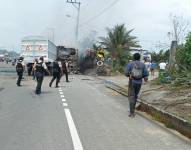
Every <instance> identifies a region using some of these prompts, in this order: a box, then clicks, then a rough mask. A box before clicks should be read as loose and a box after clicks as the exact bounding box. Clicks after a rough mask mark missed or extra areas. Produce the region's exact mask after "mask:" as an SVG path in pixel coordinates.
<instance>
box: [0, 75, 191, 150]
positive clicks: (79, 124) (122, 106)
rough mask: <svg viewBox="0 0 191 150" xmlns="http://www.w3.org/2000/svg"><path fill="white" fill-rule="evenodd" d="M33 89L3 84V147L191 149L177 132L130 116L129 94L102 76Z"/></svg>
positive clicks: (15, 149)
mask: <svg viewBox="0 0 191 150" xmlns="http://www.w3.org/2000/svg"><path fill="white" fill-rule="evenodd" d="M48 80H50V78H48V77H47V78H46V79H45V82H44V84H43V92H42V94H41V95H39V96H37V95H35V94H34V87H35V82H34V81H32V80H29V79H27V80H25V81H23V82H22V83H23V86H22V87H16V84H15V79H12V80H11V79H10V80H7V81H4V83H3V84H0V88H2V90H0V96H1V98H0V149H1V150H173V149H176V150H190V149H191V145H189V144H186V143H185V142H183V141H182V140H180V139H179V138H177V137H176V136H174V135H173V134H171V133H168V132H167V131H166V130H163V129H161V128H160V127H159V126H157V125H155V124H153V123H151V122H149V121H147V120H145V119H144V118H142V117H140V116H136V118H134V119H131V118H129V117H128V102H127V98H125V97H122V96H120V95H118V94H117V93H115V92H113V91H110V90H109V89H106V88H105V86H104V84H103V82H102V81H101V80H97V79H94V78H93V77H86V76H74V77H73V78H71V77H70V80H71V82H69V83H66V82H64V78H63V79H62V81H61V85H62V86H61V88H58V89H57V88H54V87H53V88H49V87H48Z"/></svg>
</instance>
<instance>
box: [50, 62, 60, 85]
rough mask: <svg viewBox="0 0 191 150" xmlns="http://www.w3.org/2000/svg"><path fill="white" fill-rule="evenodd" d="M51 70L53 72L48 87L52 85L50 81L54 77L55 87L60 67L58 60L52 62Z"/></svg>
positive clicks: (58, 79) (58, 78)
mask: <svg viewBox="0 0 191 150" xmlns="http://www.w3.org/2000/svg"><path fill="white" fill-rule="evenodd" d="M52 72H53V77H52V80H51V81H50V83H49V87H51V86H52V83H53V82H54V80H55V79H56V87H58V83H59V81H60V77H61V68H60V66H59V64H58V61H54V62H53V67H52Z"/></svg>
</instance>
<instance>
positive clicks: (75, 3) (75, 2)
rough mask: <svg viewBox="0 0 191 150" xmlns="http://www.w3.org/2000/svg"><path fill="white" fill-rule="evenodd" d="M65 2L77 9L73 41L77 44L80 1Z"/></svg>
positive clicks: (69, 0) (70, 0)
mask: <svg viewBox="0 0 191 150" xmlns="http://www.w3.org/2000/svg"><path fill="white" fill-rule="evenodd" d="M66 2H67V3H71V4H73V5H74V6H75V8H76V9H77V11H78V16H77V20H76V33H75V42H76V44H77V43H78V30H79V20H80V5H81V2H77V1H76V0H67V1H66ZM76 5H77V6H76Z"/></svg>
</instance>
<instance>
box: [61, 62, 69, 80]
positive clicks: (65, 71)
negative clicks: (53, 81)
mask: <svg viewBox="0 0 191 150" xmlns="http://www.w3.org/2000/svg"><path fill="white" fill-rule="evenodd" d="M68 70H69V65H68V62H67V61H66V60H64V61H63V62H62V73H63V74H65V77H66V82H69V80H68Z"/></svg>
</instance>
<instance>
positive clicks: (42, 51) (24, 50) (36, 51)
mask: <svg viewBox="0 0 191 150" xmlns="http://www.w3.org/2000/svg"><path fill="white" fill-rule="evenodd" d="M20 55H21V56H22V57H24V62H25V63H26V66H27V71H28V74H29V75H30V74H31V71H32V65H33V64H34V60H35V59H38V58H39V57H44V61H45V63H46V65H47V66H48V69H49V70H50V69H51V62H53V61H54V60H56V59H57V47H56V45H55V44H54V43H53V42H51V41H50V40H48V39H47V38H45V37H43V36H27V37H24V38H23V39H22V40H21V54H20Z"/></svg>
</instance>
